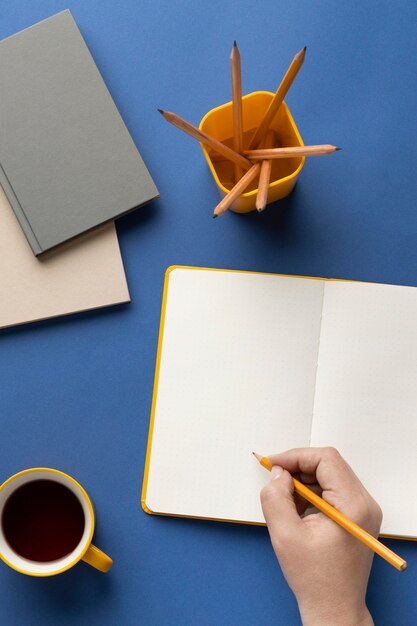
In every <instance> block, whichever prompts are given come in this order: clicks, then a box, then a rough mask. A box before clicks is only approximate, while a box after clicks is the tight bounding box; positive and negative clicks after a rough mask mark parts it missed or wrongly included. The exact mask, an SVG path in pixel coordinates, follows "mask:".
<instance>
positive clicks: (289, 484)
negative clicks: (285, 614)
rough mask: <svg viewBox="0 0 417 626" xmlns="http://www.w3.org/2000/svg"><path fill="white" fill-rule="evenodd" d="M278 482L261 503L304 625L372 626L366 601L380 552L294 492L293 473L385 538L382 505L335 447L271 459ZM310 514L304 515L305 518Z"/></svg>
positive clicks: (268, 488) (264, 492)
mask: <svg viewBox="0 0 417 626" xmlns="http://www.w3.org/2000/svg"><path fill="white" fill-rule="evenodd" d="M268 458H269V460H270V461H271V463H272V465H273V469H272V472H271V474H272V479H271V481H270V482H269V483H268V484H267V485H266V486H265V487H264V488H263V489H262V492H261V503H262V509H263V512H264V516H265V520H266V523H267V525H268V530H269V534H270V537H271V542H272V545H273V548H274V550H275V554H276V555H277V558H278V561H279V563H280V565H281V568H282V571H283V573H284V576H285V578H286V580H287V582H288V584H289V586H290V587H291V589H292V591H293V592H294V594H295V597H296V599H297V602H298V607H299V610H300V614H301V619H302V622H303V624H304V626H368V625H371V624H373V620H372V618H371V616H370V614H369V611H368V609H367V607H366V603H365V595H366V588H367V584H368V578H369V573H370V570H371V565H372V558H373V552H372V551H371V550H370V549H369V548H367V547H366V546H364V545H363V544H362V543H361V542H360V541H358V539H355V538H354V537H352V535H350V534H349V533H347V532H346V531H345V530H343V529H342V528H341V527H340V526H339V525H338V524H336V523H335V522H333V521H332V520H330V519H329V518H328V517H327V516H326V515H324V514H323V513H320V512H317V513H310V514H307V515H304V514H305V513H306V512H307V513H308V511H307V509H308V507H310V504H309V503H308V502H307V501H306V500H304V499H303V498H302V497H301V496H299V495H298V494H296V493H294V483H293V481H292V477H291V475H293V476H294V477H295V478H298V479H299V480H300V481H301V482H303V483H305V484H306V485H308V487H309V488H310V489H312V490H313V491H314V492H315V493H317V494H319V495H320V496H321V497H322V498H323V499H324V500H326V501H327V502H329V503H330V504H331V505H332V506H334V507H335V508H336V509H338V510H339V511H340V512H341V513H344V514H345V515H346V516H347V517H349V518H350V519H351V520H352V521H354V522H356V523H357V524H359V526H361V527H362V528H364V529H365V530H367V531H368V532H369V533H370V534H371V535H373V536H374V537H377V536H378V534H379V529H380V526H381V521H382V512H381V509H380V507H379V505H378V504H377V503H376V502H375V500H374V499H373V498H372V497H371V495H370V494H369V493H368V492H367V491H366V489H365V487H364V486H363V485H362V483H361V482H360V480H359V479H358V477H357V476H356V475H355V474H354V472H353V471H352V469H351V468H350V466H349V465H348V464H347V463H346V461H345V460H344V459H343V458H342V457H341V455H340V454H339V452H338V451H337V450H335V449H334V448H295V449H293V450H288V451H287V452H283V453H282V454H275V455H272V456H269V457H268ZM300 516H302V517H300Z"/></svg>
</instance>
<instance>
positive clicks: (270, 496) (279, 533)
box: [261, 465, 302, 543]
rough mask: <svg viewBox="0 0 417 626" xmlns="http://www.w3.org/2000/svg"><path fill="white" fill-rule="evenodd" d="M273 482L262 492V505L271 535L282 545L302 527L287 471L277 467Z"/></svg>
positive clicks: (273, 471)
mask: <svg viewBox="0 0 417 626" xmlns="http://www.w3.org/2000/svg"><path fill="white" fill-rule="evenodd" d="M271 476H272V478H271V480H270V482H269V483H268V484H267V485H265V487H264V488H263V489H262V491H261V504H262V510H263V513H264V517H265V521H266V523H267V526H268V529H269V533H270V535H271V537H273V539H274V541H276V542H277V543H281V542H282V541H283V540H284V539H285V538H288V535H289V534H292V533H293V532H294V531H296V530H297V529H299V528H300V527H301V525H302V523H301V519H300V517H299V515H298V513H297V509H296V506H295V502H294V483H293V480H292V477H291V474H289V472H287V470H285V469H283V468H282V467H279V466H277V465H275V466H274V467H273V468H272V471H271Z"/></svg>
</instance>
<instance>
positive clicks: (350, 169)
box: [0, 0, 417, 626]
mask: <svg viewBox="0 0 417 626" xmlns="http://www.w3.org/2000/svg"><path fill="white" fill-rule="evenodd" d="M68 6H69V8H70V9H71V10H72V12H73V15H74V17H75V19H76V20H77V22H78V24H79V27H80V29H81V31H82V33H83V35H84V37H85V39H86V41H87V44H88V45H89V47H90V49H91V51H92V53H93V56H94V58H95V60H96V62H97V64H98V66H99V68H100V70H101V72H102V74H103V77H104V79H105V81H106V83H107V85H108V87H109V89H110V91H111V93H112V95H113V97H114V99H115V101H116V103H117V105H118V107H119V109H120V112H121V114H122V116H123V118H124V119H125V121H126V124H127V126H128V128H129V129H130V131H131V133H132V135H133V138H134V139H135V141H136V142H137V145H138V146H139V148H140V150H141V152H142V155H143V157H144V159H145V161H146V163H147V164H148V166H149V169H150V170H151V172H152V173H153V175H154V177H155V180H156V182H157V184H158V187H159V189H160V192H161V198H160V200H158V201H156V202H154V203H153V204H152V205H149V206H147V207H145V208H143V209H140V210H138V211H137V212H136V213H134V214H131V215H129V216H127V217H125V218H123V219H121V220H119V221H118V223H117V228H118V233H119V236H120V245H121V249H122V253H123V259H124V263H125V267H126V272H127V277H128V281H129V287H130V290H131V295H132V303H131V304H129V305H125V306H121V307H118V308H114V309H112V310H104V311H100V312H92V313H89V314H83V315H79V316H73V317H67V318H62V319H57V320H54V321H51V322H43V323H39V324H35V325H30V326H26V327H21V328H16V329H11V330H8V331H3V332H2V333H0V415H1V418H0V419H1V457H0V459H1V460H0V469H1V477H4V478H6V477H7V476H9V475H10V474H13V473H14V472H16V471H18V470H20V469H23V468H26V467H31V466H39V465H43V466H50V467H56V468H60V469H62V470H64V471H66V472H68V473H70V474H72V475H74V476H75V477H76V478H77V479H78V480H79V481H80V482H81V483H82V484H83V485H84V486H85V487H86V489H87V490H88V491H89V492H90V494H91V496H92V498H93V500H94V503H95V506H96V511H97V530H96V536H95V542H96V543H97V545H99V546H101V547H103V549H105V550H107V551H108V552H109V554H110V555H111V556H112V557H113V558H114V568H113V570H112V571H111V573H109V574H107V575H102V574H100V573H97V572H95V571H93V570H92V569H90V568H89V567H88V566H87V565H84V564H79V565H78V566H77V567H76V568H74V569H73V570H71V571H70V572H68V573H66V574H64V575H62V576H58V577H55V578H51V579H33V578H29V577H25V576H22V575H20V574H17V573H15V572H13V571H11V570H10V569H8V568H7V567H6V566H3V565H2V566H1V567H0V587H1V590H2V591H1V595H0V598H1V600H0V623H1V624H2V625H3V624H4V625H6V624H7V625H8V624H10V625H16V626H22V625H25V626H28V625H29V626H30V625H32V624H33V625H35V624H39V625H42V626H47V625H54V626H56V625H57V624H60V625H66V624H77V625H78V624H80V625H82V624H86V625H87V624H88V625H91V624H97V625H98V624H100V625H101V626H102V625H107V624H108V625H112V626H113V625H114V624H120V625H122V626H128V625H130V624H132V625H137V624H152V625H155V626H162V625H164V626H170V625H175V626H177V625H180V624H181V625H182V624H186V625H193V626H194V625H198V626H203V625H217V624H219V625H221V624H239V625H240V626H243V625H252V624H256V623H264V624H280V625H285V626H287V625H293V624H298V623H299V618H298V613H297V608H296V604H295V601H294V600H293V597H292V595H291V592H290V591H289V590H288V588H287V585H286V583H285V581H284V579H283V577H282V575H281V572H280V570H279V568H278V565H277V563H276V561H275V557H274V555H273V553H272V550H271V547H270V544H269V540H268V535H267V532H266V530H265V529H264V528H254V527H245V526H236V525H229V524H221V523H210V522H200V521H193V520H181V519H173V518H172V519H170V518H158V517H149V516H147V515H146V514H145V513H143V511H142V509H141V508H140V505H139V498H140V489H141V483H142V473H143V465H144V456H145V449H146V441H147V431H148V420H149V412H150V404H151V394H152V386H153V375H154V364H155V353H156V345H157V336H158V327H159V312H160V304H161V293H162V284H163V277H164V271H165V269H166V267H167V266H169V265H172V264H183V265H202V266H213V267H225V268H239V269H248V270H258V271H267V272H282V273H289V274H308V275H313V276H333V277H342V278H351V279H359V280H365V281H378V282H387V283H395V284H406V285H417V271H416V270H417V254H416V238H417V208H416V198H417V176H416V174H417V172H416V162H417V142H416V138H417V132H416V131H417V116H416V110H417V95H416V94H417V90H416V72H417V56H416V54H415V42H416V35H417V6H416V3H415V2H414V1H413V0H410V1H403V2H401V3H395V2H392V1H391V0H390V1H389V2H388V1H386V0H379V1H378V2H377V1H376V0H374V1H373V2H365V3H364V2H357V1H355V2H344V3H342V2H337V3H335V2H333V1H332V0H327V1H326V0H321V1H307V0H299V1H298V2H289V1H288V0H287V1H286V2H283V1H280V0H278V1H277V0H266V1H265V2H262V3H260V2H259V3H256V2H253V1H249V0H244V1H241V2H238V1H237V0H236V1H234V2H227V1H225V0H215V1H212V2H208V3H203V2H192V1H191V0H189V1H188V2H187V1H184V0H175V1H174V2H172V1H171V2H169V1H161V0H154V1H153V2H137V1H134V0H128V1H124V2H115V1H114V0H101V1H99V0H78V1H77V0H74V1H72V0H66V1H58V0H44V1H40V0H38V1H37V2H30V1H29V0H27V1H26V2H23V1H21V0H20V1H18V0H13V1H12V0H10V2H4V1H2V2H0V11H1V21H0V37H5V36H8V35H10V34H12V33H14V32H16V31H19V30H21V29H22V28H25V27H27V26H29V25H31V24H33V23H35V22H37V21H39V20H41V19H44V18H46V17H48V16H50V15H52V14H53V13H56V12H58V11H60V10H62V9H64V8H67V7H68ZM235 38H236V39H237V41H238V43H239V47H240V50H241V54H242V67H243V90H244V92H245V93H248V92H250V91H254V90H257V89H268V90H275V88H276V86H277V84H278V81H279V80H280V78H281V76H282V74H283V72H284V71H285V69H286V67H287V65H288V63H289V61H290V60H291V58H292V56H293V55H294V53H295V52H297V51H298V50H299V49H300V48H301V47H302V46H304V45H307V46H308V50H307V57H306V61H305V64H304V67H303V69H302V70H301V72H300V74H299V76H298V78H297V80H296V82H295V84H294V85H293V88H292V89H291V92H290V94H289V96H288V98H287V102H288V104H289V106H290V108H291V110H292V112H293V115H294V117H295V120H296V123H297V124H298V126H299V129H300V131H301V134H302V136H303V139H304V141H305V142H306V143H327V142H329V143H334V144H336V145H340V146H342V147H343V151H342V152H340V153H338V154H336V155H334V156H331V157H320V158H312V159H310V160H309V161H308V162H307V164H306V166H305V168H304V171H303V172H302V175H301V177H300V180H299V184H298V186H297V188H296V190H295V192H294V193H293V194H292V195H291V196H290V197H289V198H288V199H286V200H284V201H282V202H281V203H279V204H278V205H275V206H271V207H269V208H268V209H267V211H266V212H265V213H264V214H262V215H258V214H249V215H246V216H240V215H234V214H229V215H226V216H225V217H224V218H223V219H219V220H212V218H211V214H212V210H213V207H214V206H215V204H216V203H217V200H218V197H217V190H216V188H215V186H214V183H213V181H212V180H211V178H210V175H209V172H208V169H207V167H206V164H205V162H204V160H203V158H202V155H201V153H200V148H199V146H198V145H197V143H196V142H195V141H194V140H192V139H191V138H189V137H186V136H185V135H183V134H182V133H180V132H179V131H178V130H176V129H175V128H173V127H171V126H169V125H168V124H166V123H165V122H164V121H163V120H162V119H161V117H160V116H159V115H158V113H157V112H156V107H162V108H165V109H167V110H173V111H175V112H177V113H178V114H180V115H182V116H184V117H185V118H187V119H189V120H190V121H192V122H194V123H198V122H199V120H200V119H201V117H202V116H203V114H204V113H205V112H206V111H207V110H209V109H210V108H212V107H213V106H216V105H218V104H220V103H223V102H226V101H228V100H230V83H229V53H230V50H231V45H232V42H233V39H235ZM271 447H272V448H273V442H272V443H271ZM387 463H388V464H389V463H390V460H389V459H387ZM408 478H413V477H408ZM413 482H414V481H413V480H411V483H410V484H413ZM414 496H415V494H410V497H414ZM387 543H388V544H389V545H390V546H391V547H394V549H396V550H397V551H398V552H400V553H401V554H402V555H403V556H404V557H405V558H406V559H407V560H408V562H409V569H408V571H406V572H405V573H404V574H399V573H398V572H396V571H395V570H394V569H392V568H391V567H389V566H388V565H386V564H385V563H384V562H382V561H381V560H380V559H378V558H376V559H375V562H374V567H373V570H372V575H371V581H370V586H369V594H368V600H369V606H370V608H371V610H372V612H373V614H374V617H375V619H376V623H377V624H378V625H380V626H381V625H390V626H392V625H393V624H395V625H396V626H402V625H404V626H409V625H411V624H414V623H416V619H417V618H416V615H417V596H416V593H415V586H416V583H417V573H416V572H417V544H413V543H411V542H398V541H397V542H394V541H388V542H387Z"/></svg>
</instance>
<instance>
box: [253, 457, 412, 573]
mask: <svg viewBox="0 0 417 626" xmlns="http://www.w3.org/2000/svg"><path fill="white" fill-rule="evenodd" d="M252 454H253V455H254V457H255V458H256V459H257V460H258V461H259V463H260V464H261V465H262V466H263V467H264V468H265V469H267V470H268V471H269V472H270V471H271V470H272V464H271V461H270V460H269V459H268V457H266V456H262V455H260V454H257V453H256V452H252ZM293 482H294V490H295V492H296V493H298V494H299V495H300V496H302V497H303V498H304V499H305V500H307V501H308V502H310V504H312V505H313V506H315V507H316V509H318V510H319V511H321V512H322V513H324V514H325V515H327V517H329V518H330V519H331V520H333V521H334V522H336V524H339V526H341V527H342V528H343V529H344V530H346V531H347V532H348V533H350V534H351V535H353V537H355V538H356V539H359V541H361V542H362V543H363V544H364V545H366V546H367V547H368V548H370V549H371V550H373V551H374V552H375V553H376V554H379V556H381V557H382V558H383V559H385V560H386V561H387V562H388V563H390V564H391V565H393V566H394V567H395V568H396V569H397V570H399V571H400V572H403V571H404V570H405V569H406V568H407V561H404V559H402V558H401V557H400V556H398V554H395V552H393V551H392V550H390V549H389V548H387V546H385V545H384V544H383V543H381V542H380V541H378V539H375V537H373V536H372V535H371V534H369V533H368V532H366V530H364V529H363V528H361V527H360V526H358V524H355V522H352V520H350V519H349V518H348V517H346V515H343V513H341V512H340V511H338V510H337V509H335V508H334V507H333V506H332V505H331V504H329V503H328V502H326V500H323V498H320V496H318V495H317V494H315V493H314V492H313V491H311V489H309V488H308V487H306V485H304V484H303V483H301V482H300V481H299V480H297V479H296V478H293Z"/></svg>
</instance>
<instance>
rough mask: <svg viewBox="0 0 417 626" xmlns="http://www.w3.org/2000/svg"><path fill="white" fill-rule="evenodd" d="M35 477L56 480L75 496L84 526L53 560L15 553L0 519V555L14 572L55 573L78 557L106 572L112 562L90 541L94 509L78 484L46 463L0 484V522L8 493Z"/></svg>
mask: <svg viewBox="0 0 417 626" xmlns="http://www.w3.org/2000/svg"><path fill="white" fill-rule="evenodd" d="M35 480H48V481H53V482H56V483H59V484H61V485H63V486H65V487H66V488H67V489H69V490H70V491H71V492H72V493H73V494H74V495H75V496H76V498H77V499H78V501H79V503H80V505H81V507H82V510H83V514H84V530H83V533H82V536H81V539H80V541H79V543H78V545H77V546H76V547H75V548H74V550H72V551H71V552H70V553H69V554H66V555H65V556H63V557H62V558H59V559H57V560H54V561H35V560H31V559H28V558H25V557H23V556H21V555H19V553H18V552H17V551H16V550H14V549H13V548H12V547H11V545H10V544H9V542H8V541H7V538H6V536H5V532H4V524H3V523H1V524H0V558H1V559H2V560H3V561H4V562H5V563H6V564H7V565H9V566H10V567H12V568H13V569H14V570H16V571H17V572H21V573H22V574H27V575H29V576H55V575H56V574H61V573H62V572H65V571H66V570H68V569H70V568H71V567H74V565H76V564H77V563H78V561H81V560H83V561H85V562H86V563H88V564H89V565H92V566H93V567H95V568H96V569H98V570H100V571H101V572H107V571H108V570H109V569H110V568H111V566H112V564H113V561H112V559H111V558H110V557H109V556H107V554H105V553H104V552H102V551H101V550H99V549H98V548H96V547H95V546H94V545H93V544H92V543H91V540H92V538H93V534H94V526H95V517H94V509H93V505H92V503H91V500H90V498H89V497H88V495H87V493H86V491H85V490H84V489H83V488H82V487H81V485H80V484H79V483H77V481H76V480H74V479H73V478H71V476H68V474H64V472H60V471H58V470H55V469H50V468H47V467H35V468H32V469H27V470H23V471H22V472H19V473H18V474H15V475H14V476H11V477H10V478H9V479H8V480H6V481H5V482H4V483H3V484H2V485H1V487H0V520H2V522H3V511H4V507H5V504H6V503H7V501H8V500H9V498H10V496H12V494H14V493H15V492H16V490H17V489H19V487H22V486H23V485H27V484H28V483H30V482H32V481H35Z"/></svg>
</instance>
